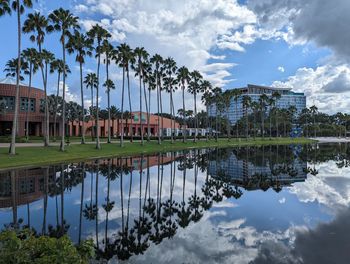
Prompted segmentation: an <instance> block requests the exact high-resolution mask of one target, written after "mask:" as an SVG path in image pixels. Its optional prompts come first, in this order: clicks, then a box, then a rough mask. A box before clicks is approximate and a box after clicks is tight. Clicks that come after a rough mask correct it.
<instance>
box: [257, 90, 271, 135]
mask: <svg viewBox="0 0 350 264" xmlns="http://www.w3.org/2000/svg"><path fill="white" fill-rule="evenodd" d="M268 99H269V98H268V96H267V95H266V94H262V95H260V97H259V104H260V111H261V134H262V138H263V139H264V138H265V113H266V103H267V100H268Z"/></svg>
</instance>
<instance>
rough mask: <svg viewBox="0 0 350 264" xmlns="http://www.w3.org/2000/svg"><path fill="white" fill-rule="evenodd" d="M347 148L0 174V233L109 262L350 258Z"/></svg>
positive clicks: (278, 149)
mask: <svg viewBox="0 0 350 264" xmlns="http://www.w3.org/2000/svg"><path fill="white" fill-rule="evenodd" d="M349 150H350V149H349V148H348V146H347V145H346V144H331V145H329V144H327V145H323V144H321V145H318V146H317V145H313V146H304V147H302V146H298V145H291V146H264V147H247V148H232V149H206V150H191V151H186V152H171V153H166V154H158V155H155V156H135V157H127V158H115V159H101V160H95V161H86V162H80V163H70V164H62V165H55V166H47V167H38V168H30V169H21V170H12V171H5V172H1V173H0V226H1V227H2V228H11V227H15V228H23V227H26V226H29V227H30V228H32V229H34V230H35V231H36V232H37V233H38V234H49V235H51V236H57V237H59V236H61V235H62V234H64V233H67V234H68V235H69V236H70V237H71V239H72V240H73V241H74V242H76V243H79V241H82V240H84V239H88V238H91V239H93V240H94V243H95V245H96V251H97V258H98V259H99V260H100V261H107V260H109V261H110V263H118V262H123V261H125V262H128V263H349V257H350V238H349V234H350V232H349V231H350V222H349V221H350V220H349V219H350V208H349V202H350V191H349V187H350V170H349V167H348V165H349V155H348V152H349Z"/></svg>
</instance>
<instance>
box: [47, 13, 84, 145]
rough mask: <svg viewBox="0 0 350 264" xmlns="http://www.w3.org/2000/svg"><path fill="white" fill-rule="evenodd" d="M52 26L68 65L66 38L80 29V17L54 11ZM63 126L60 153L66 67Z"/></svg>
mask: <svg viewBox="0 0 350 264" xmlns="http://www.w3.org/2000/svg"><path fill="white" fill-rule="evenodd" d="M49 22H50V25H49V26H48V27H47V31H48V32H53V31H58V32H60V33H61V36H60V42H61V44H62V60H63V65H66V38H69V37H70V36H71V35H72V34H71V30H77V29H79V28H80V26H79V24H78V17H76V16H74V15H73V14H72V13H71V12H70V11H69V10H64V9H63V8H60V9H56V10H54V11H53V12H52V13H51V14H50V15H49ZM62 98H63V100H62V126H61V145H60V151H64V141H65V138H64V137H65V123H66V122H65V114H66V101H65V100H66V67H63V96H62Z"/></svg>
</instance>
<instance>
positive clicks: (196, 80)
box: [188, 71, 203, 142]
mask: <svg viewBox="0 0 350 264" xmlns="http://www.w3.org/2000/svg"><path fill="white" fill-rule="evenodd" d="M190 77H191V81H190V83H189V86H188V92H189V93H191V94H193V99H194V116H195V118H196V123H195V133H194V140H193V141H194V142H197V132H198V131H197V130H198V116H197V93H199V92H200V91H201V86H200V82H201V80H202V78H203V77H202V75H201V74H200V73H199V72H198V71H193V72H191V73H190Z"/></svg>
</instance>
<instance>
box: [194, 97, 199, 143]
mask: <svg viewBox="0 0 350 264" xmlns="http://www.w3.org/2000/svg"><path fill="white" fill-rule="evenodd" d="M193 98H194V116H195V118H196V123H195V132H194V140H193V142H195V143H196V142H197V130H198V116H197V93H196V91H194V93H193Z"/></svg>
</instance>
